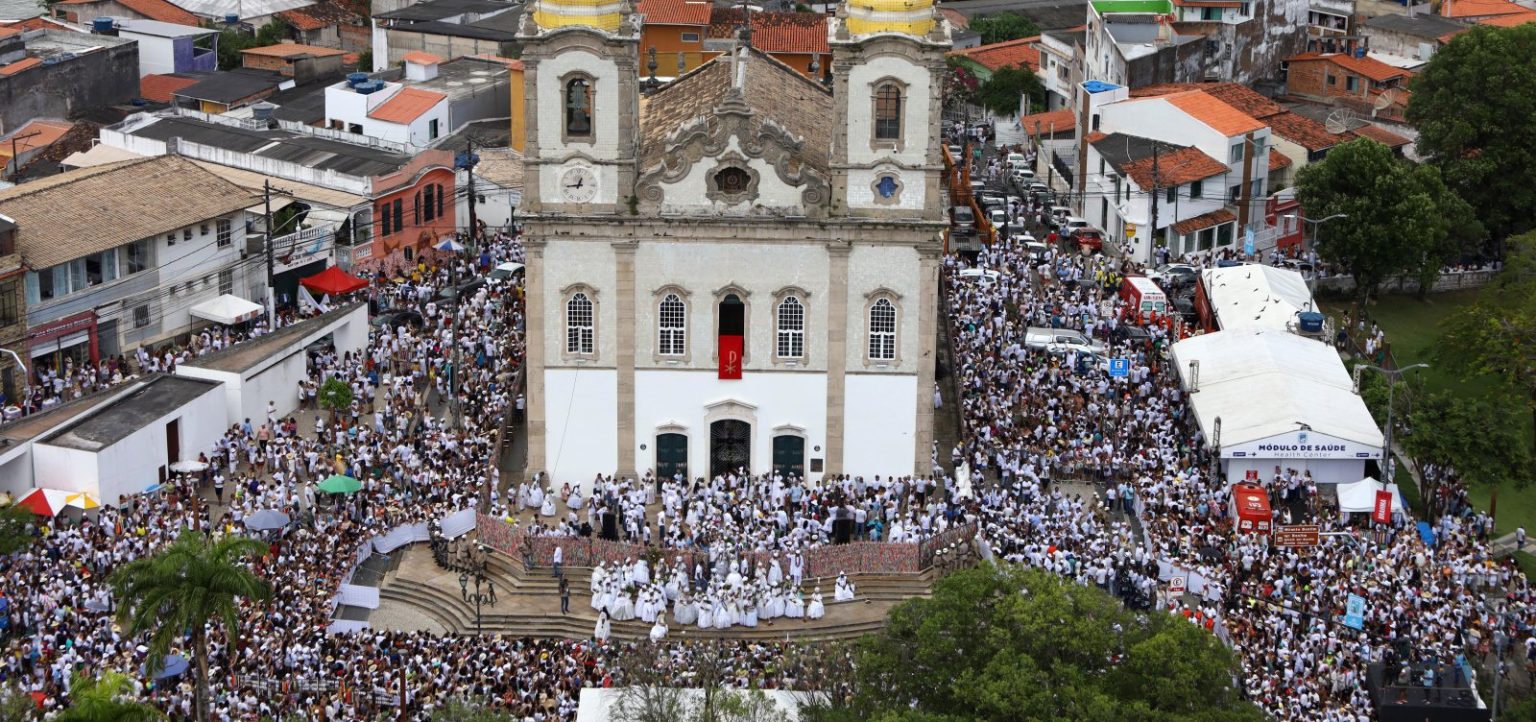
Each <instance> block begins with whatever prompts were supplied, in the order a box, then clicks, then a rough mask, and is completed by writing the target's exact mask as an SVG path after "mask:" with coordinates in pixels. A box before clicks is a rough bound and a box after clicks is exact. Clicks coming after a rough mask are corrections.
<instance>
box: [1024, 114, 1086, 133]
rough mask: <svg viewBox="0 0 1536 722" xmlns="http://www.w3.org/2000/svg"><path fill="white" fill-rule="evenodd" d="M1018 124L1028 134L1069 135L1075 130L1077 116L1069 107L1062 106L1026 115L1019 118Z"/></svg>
mask: <svg viewBox="0 0 1536 722" xmlns="http://www.w3.org/2000/svg"><path fill="white" fill-rule="evenodd" d="M1019 126H1020V127H1022V128H1023V129H1024V132H1025V133H1029V134H1030V135H1034V134H1036V133H1039V134H1040V135H1042V136H1046V137H1054V136H1060V135H1066V136H1070V135H1072V134H1073V133H1075V132H1076V131H1077V116H1075V115H1073V113H1072V109H1071V108H1062V109H1061V110H1052V111H1049V112H1045V113H1035V114H1034V115H1026V116H1024V117H1022V118H1019Z"/></svg>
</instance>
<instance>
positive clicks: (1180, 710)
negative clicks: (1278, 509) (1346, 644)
mask: <svg viewBox="0 0 1536 722" xmlns="http://www.w3.org/2000/svg"><path fill="white" fill-rule="evenodd" d="M857 669H858V678H859V682H858V690H857V693H856V699H855V703H854V705H853V708H854V710H856V712H853V713H850V714H848V715H846V716H844V717H842V718H843V719H847V718H860V719H890V720H903V721H905V720H913V721H916V720H923V721H924V722H927V721H929V720H935V721H936V720H948V719H954V720H1019V719H1027V720H1032V719H1039V720H1047V719H1048V720H1104V721H1105V722H1110V721H1112V720H1127V719H1139V720H1198V721H1202V722H1203V721H1204V720H1210V721H1211V722H1216V721H1217V720H1222V721H1224V722H1225V721H1234V720H1235V721H1243V722H1246V721H1248V720H1259V719H1262V715H1261V713H1260V711H1259V710H1258V708H1256V707H1253V706H1251V705H1249V704H1247V703H1245V702H1243V701H1242V700H1241V699H1240V698H1239V696H1238V692H1237V690H1236V689H1235V688H1234V687H1233V683H1232V679H1233V675H1234V674H1235V671H1236V661H1235V659H1234V657H1233V655H1232V653H1231V652H1230V651H1229V650H1228V649H1226V648H1225V647H1224V646H1222V645H1221V643H1220V642H1218V641H1217V640H1216V639H1215V638H1214V637H1213V636H1211V635H1210V634H1208V633H1206V632H1205V631H1204V630H1201V629H1198V628H1195V627H1194V626H1192V625H1190V624H1189V622H1188V621H1186V620H1184V619H1183V618H1182V617H1170V616H1169V615H1165V614H1153V615H1137V614H1133V613H1131V612H1130V611H1128V610H1127V609H1126V608H1125V607H1124V606H1122V605H1121V604H1120V603H1119V602H1118V601H1117V600H1116V599H1115V598H1114V597H1111V596H1110V595H1108V594H1105V593H1104V592H1103V591H1101V590H1099V589H1096V588H1086V587H1081V586H1078V585H1076V584H1072V583H1069V582H1065V581H1063V580H1062V579H1060V578H1059V577H1056V576H1054V575H1051V574H1047V573H1045V572H1042V571H1039V570H1035V569H1026V568H1022V567H1016V566H1012V565H1008V566H1002V567H996V566H991V565H986V566H982V567H977V568H974V569H969V570H965V571H961V572H957V573H955V574H952V575H950V576H948V577H946V578H945V579H943V580H942V581H940V582H939V583H938V584H937V585H935V587H934V590H933V596H932V597H931V598H928V599H913V600H909V601H907V602H903V603H902V604H901V605H899V606H897V607H896V608H895V609H893V610H892V612H891V614H890V617H889V621H888V623H887V626H886V628H885V629H884V630H883V631H882V632H881V633H879V634H878V635H875V636H872V637H869V638H866V639H865V640H864V642H863V643H862V644H861V647H860V650H859V655H858V664H857ZM825 719H838V717H837V716H836V715H828V716H826V717H825Z"/></svg>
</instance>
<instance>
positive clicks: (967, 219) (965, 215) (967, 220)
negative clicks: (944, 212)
mask: <svg viewBox="0 0 1536 722" xmlns="http://www.w3.org/2000/svg"><path fill="white" fill-rule="evenodd" d="M949 220H950V222H951V223H953V224H955V225H957V226H960V227H961V228H973V227H975V225H976V214H975V213H972V212H971V207H970V206H955V207H953V208H951V209H949Z"/></svg>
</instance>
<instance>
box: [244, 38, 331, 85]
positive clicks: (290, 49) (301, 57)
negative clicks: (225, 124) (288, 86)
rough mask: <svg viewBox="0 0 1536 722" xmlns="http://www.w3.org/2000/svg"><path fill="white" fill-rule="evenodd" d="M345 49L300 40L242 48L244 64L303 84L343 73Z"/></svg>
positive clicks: (246, 66)
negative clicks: (298, 42)
mask: <svg viewBox="0 0 1536 722" xmlns="http://www.w3.org/2000/svg"><path fill="white" fill-rule="evenodd" d="M345 55H346V53H345V52H344V51H342V50H339V49H336V48H321V47H316V46H313V45H299V44H297V43H280V44H278V45H268V46H266V47H261V48H247V49H246V50H242V51H241V52H240V65H241V67H245V68H251V69H253V70H269V71H272V72H275V73H277V74H279V75H281V76H283V77H285V78H293V80H294V82H295V83H298V84H300V85H302V84H304V83H308V82H310V81H313V80H318V79H320V78H325V77H330V76H335V75H340V74H341V72H342V70H343V69H344V66H343V61H342V57H343V56H345Z"/></svg>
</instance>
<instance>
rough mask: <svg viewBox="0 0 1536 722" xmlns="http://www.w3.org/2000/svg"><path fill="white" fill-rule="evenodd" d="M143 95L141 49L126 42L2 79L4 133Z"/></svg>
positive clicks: (0, 120)
mask: <svg viewBox="0 0 1536 722" xmlns="http://www.w3.org/2000/svg"><path fill="white" fill-rule="evenodd" d="M138 94H139V46H138V44H137V43H123V44H121V45H116V46H112V47H104V48H101V49H99V50H95V51H92V52H89V53H83V54H79V55H76V56H75V58H74V59H72V60H65V61H62V62H60V63H57V64H54V65H38V66H35V67H32V68H28V69H27V70H25V71H22V72H20V73H17V74H15V75H0V133H9V132H11V131H12V130H15V129H16V128H19V127H21V126H22V125H24V124H26V122H27V121H29V120H32V119H33V118H44V117H55V118H72V117H75V116H77V115H78V114H79V113H81V112H84V111H86V110H88V109H91V108H98V107H101V106H107V105H115V104H118V103H126V102H129V101H131V100H133V98H134V96H136V95H138Z"/></svg>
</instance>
